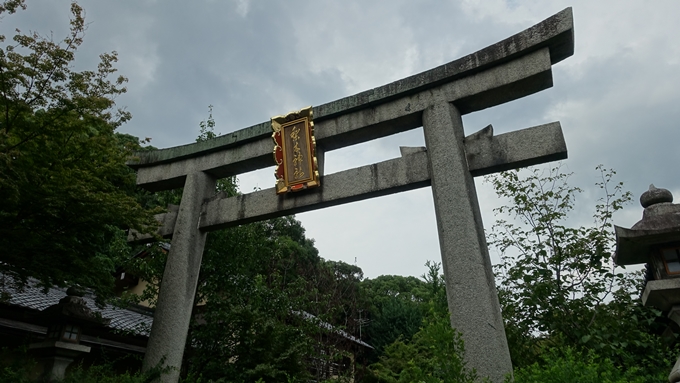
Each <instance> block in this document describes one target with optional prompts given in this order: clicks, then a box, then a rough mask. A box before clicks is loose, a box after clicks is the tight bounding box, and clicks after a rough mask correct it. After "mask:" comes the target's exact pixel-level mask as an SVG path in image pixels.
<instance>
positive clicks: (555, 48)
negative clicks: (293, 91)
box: [130, 8, 574, 167]
mask: <svg viewBox="0 0 680 383" xmlns="http://www.w3.org/2000/svg"><path fill="white" fill-rule="evenodd" d="M542 48H547V49H548V50H549V56H550V63H551V64H555V63H557V62H559V61H561V60H563V59H565V58H567V57H569V56H571V55H572V54H573V52H574V32H573V15H572V11H571V8H567V9H565V10H563V11H562V12H559V13H557V14H555V15H553V16H551V17H550V18H548V19H546V20H544V21H542V22H540V23H539V24H536V25H534V26H532V27H530V28H528V29H526V30H524V31H522V32H520V33H518V34H516V35H514V36H511V37H509V38H507V39H505V40H503V41H500V42H498V43H496V44H493V45H491V46H489V47H487V48H484V49H482V50H479V51H477V52H475V53H472V54H469V55H467V56H465V57H462V58H460V59H457V60H454V61H452V62H450V63H448V64H444V65H442V66H439V67H437V68H434V69H431V70H428V71H425V72H423V73H420V74H416V75H414V76H411V77H407V78H404V79H402V80H398V81H395V82H393V83H390V84H387V85H384V86H381V87H378V88H375V89H372V90H369V91H365V92H361V93H359V94H356V95H354V96H349V97H345V98H342V99H339V100H336V101H333V102H330V103H327V104H323V105H320V106H317V107H315V108H314V116H315V120H316V121H319V122H320V121H323V120H325V119H329V118H333V117H335V116H337V115H340V114H345V113H347V112H350V111H353V110H358V109H362V108H363V109H365V108H372V107H374V106H376V105H379V104H381V103H385V102H388V101H392V100H394V99H396V98H401V97H404V96H408V95H411V94H414V93H417V92H421V91H423V90H425V89H430V88H433V87H436V86H439V85H441V84H444V83H447V82H452V81H455V80H457V79H460V78H463V77H466V76H471V75H474V74H476V73H478V72H481V71H484V70H486V69H488V68H490V67H493V66H496V65H499V64H503V63H505V62H508V61H511V60H515V59H517V58H519V57H520V56H524V55H527V54H530V53H532V52H534V51H537V50H540V49H542ZM513 90H517V89H512V88H509V89H506V91H507V92H508V93H512V91H513ZM459 109H461V111H462V112H463V113H465V112H464V109H465V108H464V107H461V106H459ZM270 134H271V132H270V128H269V122H268V121H267V122H263V123H261V124H257V125H254V126H251V127H249V128H246V129H242V130H238V131H235V132H233V133H229V134H227V135H224V136H220V137H217V138H216V139H214V140H210V141H204V142H200V143H194V144H189V145H183V146H178V147H174V148H168V149H162V150H157V151H154V152H145V153H138V158H137V159H135V160H133V161H131V162H130V166H132V167H140V166H146V165H153V164H159V163H164V162H170V161H176V160H179V159H183V158H189V157H198V156H201V155H204V154H208V153H211V152H214V151H218V150H223V149H226V148H229V147H232V146H238V145H241V144H243V143H246V142H250V141H253V140H257V139H261V138H266V137H268V136H269V135H270Z"/></svg>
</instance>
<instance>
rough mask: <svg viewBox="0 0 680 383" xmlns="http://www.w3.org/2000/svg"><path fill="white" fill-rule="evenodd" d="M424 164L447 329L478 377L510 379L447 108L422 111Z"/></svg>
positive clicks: (472, 200) (459, 132)
mask: <svg viewBox="0 0 680 383" xmlns="http://www.w3.org/2000/svg"><path fill="white" fill-rule="evenodd" d="M423 131H424V132H425V143H426V144H427V153H428V156H429V160H430V172H431V175H432V195H433V197H434V206H435V216H436V218H437V229H438V230H439V247H440V249H441V255H442V265H443V269H444V278H445V280H446V297H447V300H448V305H449V312H450V313H451V326H452V327H453V328H455V329H457V330H458V331H460V332H461V333H462V337H463V340H464V341H465V360H466V361H467V362H468V366H470V367H473V368H475V369H476V370H477V372H478V373H479V374H480V375H481V376H488V377H489V378H490V379H491V381H492V382H503V381H504V378H505V375H506V374H512V363H511V361H510V352H509V350H508V343H507V339H506V337H505V327H504V325H503V318H502V317H501V310H500V305H499V303H498V297H497V295H496V286H495V282H494V276H493V271H492V270H491V260H490V258H489V252H488V249H487V246H486V238H485V237H484V227H483V225H482V216H481V213H480V212H479V204H478V201H477V193H476V191H475V183H474V181H473V178H472V175H471V174H470V171H469V170H468V167H467V161H466V158H465V147H464V144H463V139H464V133H463V121H462V119H461V115H460V113H459V112H458V110H457V109H456V107H455V106H453V105H452V104H450V103H447V102H440V103H438V104H435V105H433V106H431V107H430V108H428V109H426V110H425V113H424V115H423Z"/></svg>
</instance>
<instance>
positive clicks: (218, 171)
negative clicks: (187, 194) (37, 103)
mask: <svg viewBox="0 0 680 383" xmlns="http://www.w3.org/2000/svg"><path fill="white" fill-rule="evenodd" d="M550 86H552V74H551V66H550V55H549V51H548V48H544V49H541V50H538V51H535V52H533V53H530V54H528V55H526V56H523V57H521V58H519V59H517V60H514V61H512V62H508V63H504V64H501V65H498V66H495V67H492V68H489V69H488V70H485V71H482V72H479V73H476V74H474V75H470V76H468V77H464V78H461V79H458V80H456V81H454V82H451V83H447V84H444V85H440V86H437V87H434V88H432V89H428V90H426V91H422V92H420V93H417V94H413V95H409V96H404V97H402V98H399V99H395V100H392V102H390V103H387V104H381V105H378V106H376V107H373V108H368V109H361V110H357V111H354V112H349V113H346V114H343V115H338V116H337V117H335V118H332V119H326V120H323V121H317V120H316V119H315V122H314V124H315V128H314V130H315V136H316V142H317V145H318V146H319V147H321V148H322V149H323V150H324V151H329V150H335V149H339V148H343V147H346V146H351V145H354V144H358V143H361V142H365V141H370V140H373V139H376V138H380V137H384V136H388V135H391V134H395V133H399V132H403V131H406V130H410V129H415V128H417V127H419V126H421V125H422V112H423V110H424V109H425V108H426V107H427V106H428V105H432V104H433V103H434V102H435V101H436V100H434V99H433V97H434V95H435V94H436V95H437V97H443V98H444V99H445V100H446V101H450V102H455V103H456V105H457V106H458V107H459V108H462V109H465V110H466V111H467V112H472V111H475V110H479V109H484V108H488V107H491V106H495V105H498V104H501V103H504V102H508V101H511V100H514V99H517V98H520V97H524V96H526V95H529V94H532V93H535V92H538V91H541V90H544V89H546V88H548V87H550ZM272 147H273V144H272V140H271V134H270V135H269V136H266V137H262V138H260V139H259V140H255V141H250V142H247V143H244V144H243V145H241V146H236V147H233V146H230V147H227V148H224V149H222V150H218V151H212V152H209V153H206V154H205V155H202V156H200V157H188V158H183V159H182V158H180V159H176V160H175V161H172V162H162V163H159V164H155V165H154V166H142V167H138V168H137V184H138V185H140V186H142V187H144V188H146V189H148V190H152V191H159V190H165V189H172V188H179V187H182V185H183V183H184V179H185V178H186V175H187V174H189V173H191V172H196V171H204V172H208V173H210V174H212V175H213V176H215V177H217V178H222V177H228V176H232V175H235V174H240V173H245V172H249V171H253V170H257V169H261V168H265V167H268V166H272V164H273V160H272Z"/></svg>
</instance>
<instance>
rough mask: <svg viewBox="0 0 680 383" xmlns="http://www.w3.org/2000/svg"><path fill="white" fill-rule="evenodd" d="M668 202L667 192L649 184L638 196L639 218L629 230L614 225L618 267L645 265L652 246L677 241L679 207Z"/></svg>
mask: <svg viewBox="0 0 680 383" xmlns="http://www.w3.org/2000/svg"><path fill="white" fill-rule="evenodd" d="M671 201H673V195H672V194H671V193H670V192H669V191H668V190H665V189H657V188H655V187H654V185H651V187H650V190H649V191H647V192H645V193H643V195H642V196H641V197H640V204H641V205H642V206H643V207H645V210H644V211H643V213H642V219H641V220H640V221H638V222H637V223H636V224H635V225H633V227H631V228H630V229H626V228H623V227H620V226H614V232H615V234H616V255H615V257H614V262H615V263H616V264H617V265H635V264H640V263H647V262H648V261H649V257H650V254H652V251H653V247H654V246H655V245H657V244H659V243H672V242H676V241H680V230H678V229H679V228H680V204H673V203H671Z"/></svg>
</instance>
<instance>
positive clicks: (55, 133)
mask: <svg viewBox="0 0 680 383" xmlns="http://www.w3.org/2000/svg"><path fill="white" fill-rule="evenodd" d="M21 8H25V4H24V1H23V0H16V1H5V2H3V3H2V5H0V15H4V16H6V15H7V14H12V13H14V12H15V11H17V10H20V9H21ZM71 12H72V19H71V28H70V33H69V35H68V36H67V37H66V38H65V39H64V41H63V42H62V43H58V42H54V41H53V40H52V39H51V38H49V37H43V36H41V35H39V34H37V33H28V34H24V33H21V32H20V31H17V34H15V35H14V36H13V38H12V39H11V41H7V40H6V38H5V36H4V35H3V36H0V42H1V43H2V44H3V45H2V47H1V48H0V201H2V204H1V205H0V247H2V249H3V251H2V255H0V272H2V273H3V274H4V275H5V276H10V277H11V279H13V280H14V282H18V283H22V282H25V281H26V279H27V278H28V277H29V276H33V277H36V278H38V279H39V280H40V281H41V283H42V284H43V285H44V286H45V287H49V286H52V285H65V284H73V283H78V284H81V285H84V286H88V287H94V288H97V290H98V292H99V293H106V292H108V291H109V288H110V287H111V286H112V284H113V277H112V272H113V271H114V266H115V264H116V263H117V262H118V261H119V260H120V259H122V258H121V257H123V256H124V255H126V253H127V251H128V250H127V245H126V241H125V238H126V236H125V232H124V230H125V229H127V228H134V229H136V230H138V231H141V232H147V231H148V230H150V229H151V228H153V227H155V225H156V223H155V222H154V220H153V217H152V216H151V214H149V213H148V212H147V211H146V210H145V209H143V208H142V207H141V206H140V205H139V204H138V203H137V202H136V200H135V198H134V195H133V194H132V193H130V190H132V189H133V188H134V183H135V180H134V174H133V173H132V172H131V171H130V170H129V169H128V168H127V167H126V166H125V161H126V157H127V156H128V155H129V154H130V153H131V149H133V148H130V147H129V146H128V144H129V143H130V142H129V141H128V140H125V139H123V138H121V137H120V136H117V135H116V134H115V130H116V128H118V127H119V126H120V125H121V124H122V123H124V122H125V121H127V120H128V119H129V118H130V114H129V113H128V112H126V111H123V110H120V109H118V110H114V107H115V104H114V98H115V97H116V96H117V95H119V94H121V93H123V92H125V87H124V86H123V85H124V83H125V82H126V81H127V80H126V79H125V78H124V77H122V76H119V77H117V78H114V79H113V80H110V77H111V76H113V75H114V74H115V72H116V69H115V68H114V67H113V65H114V63H115V62H116V53H115V52H112V53H105V54H102V55H100V62H99V65H98V67H97V69H96V70H93V71H82V72H77V71H74V70H73V69H72V67H73V61H74V58H75V55H74V54H75V51H76V49H77V48H78V47H79V46H80V45H81V43H82V42H83V34H84V30H85V25H86V24H85V20H84V18H83V10H82V8H81V7H80V6H78V4H76V3H73V4H71Z"/></svg>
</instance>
